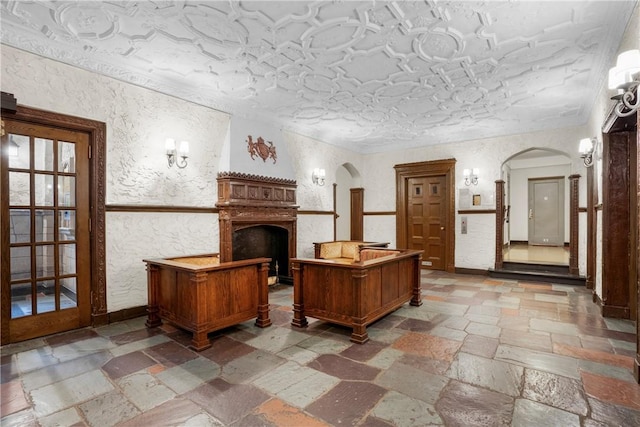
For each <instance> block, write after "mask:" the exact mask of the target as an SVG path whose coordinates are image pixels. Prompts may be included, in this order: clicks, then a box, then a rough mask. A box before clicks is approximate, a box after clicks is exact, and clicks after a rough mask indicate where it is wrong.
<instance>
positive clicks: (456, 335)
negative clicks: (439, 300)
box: [429, 326, 468, 342]
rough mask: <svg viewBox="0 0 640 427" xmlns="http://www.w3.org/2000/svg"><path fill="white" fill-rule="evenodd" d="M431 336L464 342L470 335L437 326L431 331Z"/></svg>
mask: <svg viewBox="0 0 640 427" xmlns="http://www.w3.org/2000/svg"><path fill="white" fill-rule="evenodd" d="M429 335H432V336H435V337H440V338H445V339H449V340H454V341H461V342H462V341H464V340H465V339H466V338H467V335H468V334H467V333H466V332H465V331H461V330H459V329H451V328H446V327H444V326H436V327H435V328H433V329H432V330H431V331H429Z"/></svg>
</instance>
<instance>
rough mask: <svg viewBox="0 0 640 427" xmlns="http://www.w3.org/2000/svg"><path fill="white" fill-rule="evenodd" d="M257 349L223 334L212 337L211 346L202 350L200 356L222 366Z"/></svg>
mask: <svg viewBox="0 0 640 427" xmlns="http://www.w3.org/2000/svg"><path fill="white" fill-rule="evenodd" d="M255 350H256V349H255V347H251V346H250V345H247V344H245V343H243V342H240V341H236V340H234V339H233V338H229V337H227V336H224V335H221V336H216V337H215V338H213V339H211V347H209V348H208V349H206V350H203V351H201V352H200V356H203V357H206V358H208V359H211V360H213V361H214V362H216V363H217V364H218V365H221V366H222V365H225V364H227V363H228V362H230V361H231V360H233V359H236V358H238V357H241V356H244V355H246V354H249V353H251V352H252V351H255Z"/></svg>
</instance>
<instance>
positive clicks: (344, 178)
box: [335, 162, 361, 240]
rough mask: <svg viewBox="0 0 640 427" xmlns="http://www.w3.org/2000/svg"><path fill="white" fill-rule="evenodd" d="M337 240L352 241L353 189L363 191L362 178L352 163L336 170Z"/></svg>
mask: <svg viewBox="0 0 640 427" xmlns="http://www.w3.org/2000/svg"><path fill="white" fill-rule="evenodd" d="M335 182H336V189H335V199H336V200H335V204H336V205H335V212H336V228H335V230H336V233H335V234H336V235H335V240H350V239H351V235H352V230H351V228H352V227H351V225H352V217H351V216H352V213H351V204H352V201H351V198H352V191H351V190H352V189H356V188H359V189H361V176H360V172H358V169H356V167H355V166H353V165H352V164H351V163H348V162H347V163H344V164H342V165H341V166H340V167H339V168H338V169H337V170H336V181H335Z"/></svg>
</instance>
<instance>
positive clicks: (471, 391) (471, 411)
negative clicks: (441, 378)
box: [436, 380, 514, 427]
mask: <svg viewBox="0 0 640 427" xmlns="http://www.w3.org/2000/svg"><path fill="white" fill-rule="evenodd" d="M513 408H514V399H513V398H512V397H510V396H507V395H505V394H501V393H497V392H495V391H489V390H485V389H483V388H480V387H475V386H472V385H469V384H464V383H461V382H458V381H454V380H452V381H451V382H450V383H449V384H448V385H447V387H445V389H444V390H443V391H442V394H441V397H440V400H438V402H436V410H437V411H438V413H439V414H440V417H441V418H442V420H443V421H444V424H445V425H446V426H452V427H454V426H455V427H471V426H477V427H486V426H492V427H501V426H504V427H507V426H511V416H512V413H513Z"/></svg>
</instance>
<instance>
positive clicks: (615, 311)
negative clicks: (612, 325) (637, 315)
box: [601, 304, 631, 319]
mask: <svg viewBox="0 0 640 427" xmlns="http://www.w3.org/2000/svg"><path fill="white" fill-rule="evenodd" d="M601 307H602V317H611V318H614V319H630V318H631V310H630V309H629V307H623V306H619V305H606V304H604V305H602V306H601Z"/></svg>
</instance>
